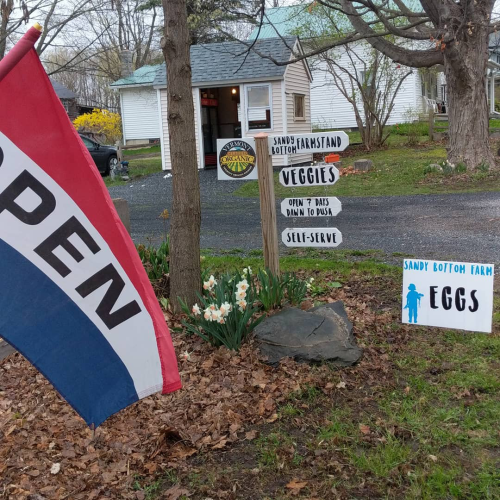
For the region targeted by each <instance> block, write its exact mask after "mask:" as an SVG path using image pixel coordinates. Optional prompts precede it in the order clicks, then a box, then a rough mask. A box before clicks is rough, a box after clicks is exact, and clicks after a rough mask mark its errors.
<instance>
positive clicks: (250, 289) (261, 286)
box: [180, 268, 313, 350]
mask: <svg viewBox="0 0 500 500" xmlns="http://www.w3.org/2000/svg"><path fill="white" fill-rule="evenodd" d="M205 272H206V271H205ZM202 276H203V274H202ZM207 276H208V275H207V274H205V275H204V276H203V277H202V282H203V293H202V294H201V295H200V294H198V298H199V303H197V304H195V305H194V306H193V307H192V308H191V309H189V307H188V306H187V304H185V303H184V302H182V301H181V300H180V304H181V307H182V310H183V311H184V313H185V314H187V316H188V318H187V321H183V322H182V324H183V325H184V326H185V327H186V328H187V330H188V332H190V333H192V334H195V335H198V336H199V337H201V338H202V339H204V340H206V341H207V342H210V343H211V344H212V345H214V346H221V345H225V346H226V347H227V348H228V349H234V350H238V349H239V348H240V346H241V343H242V342H243V341H244V340H245V339H246V338H247V337H248V335H249V334H250V332H251V331H252V330H253V329H254V328H255V327H256V326H257V325H258V324H259V322H260V321H262V320H263V319H264V318H265V315H261V316H260V318H256V317H255V315H256V314H257V313H259V312H263V311H269V310H271V309H275V308H278V307H281V306H282V305H283V304H284V303H285V301H288V302H289V303H290V304H292V305H299V304H300V303H301V302H302V301H303V300H304V298H305V296H306V294H307V290H308V289H309V288H310V287H311V282H312V281H313V279H312V278H311V280H309V281H304V280H302V279H300V278H298V277H297V276H296V275H295V274H289V273H286V274H283V275H281V276H275V275H274V274H273V273H272V272H271V271H270V270H269V269H267V270H260V271H259V272H258V273H257V275H256V276H252V270H251V269H250V268H245V269H243V273H242V274H240V273H239V272H234V273H226V274H222V275H220V276H218V277H217V279H216V278H215V277H214V276H213V275H211V276H209V277H207Z"/></svg>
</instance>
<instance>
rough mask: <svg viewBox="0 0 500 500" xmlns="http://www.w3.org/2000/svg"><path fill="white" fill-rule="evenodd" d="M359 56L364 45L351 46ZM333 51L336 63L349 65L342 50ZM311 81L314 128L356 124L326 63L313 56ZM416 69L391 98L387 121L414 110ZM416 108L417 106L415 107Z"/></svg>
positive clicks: (400, 120)
mask: <svg viewBox="0 0 500 500" xmlns="http://www.w3.org/2000/svg"><path fill="white" fill-rule="evenodd" d="M351 49H352V50H353V51H356V52H357V53H358V54H360V56H361V57H362V58H363V53H364V51H365V50H366V48H365V47H364V46H363V45H362V44H359V45H358V46H356V47H352V46H351ZM333 50H334V54H335V58H336V60H337V62H338V63H339V65H340V66H342V67H345V68H353V63H352V62H351V60H350V58H349V56H348V55H347V53H346V50H345V49H344V48H343V47H338V48H336V49H333ZM312 67H313V70H312V74H313V82H312V84H311V113H312V125H313V127H314V128H316V129H326V128H338V129H344V128H354V127H357V123H356V119H355V116H354V110H353V107H352V105H351V103H350V102H349V101H348V100H347V99H346V98H345V97H344V96H343V95H342V94H341V92H340V91H339V90H338V88H337V87H336V85H335V83H334V81H333V77H332V75H331V74H330V73H329V72H328V66H327V64H326V63H325V62H323V61H318V60H317V59H316V60H314V61H312ZM356 67H357V68H359V69H362V63H361V61H360V62H359V65H358V64H357V63H356ZM406 69H407V68H405V67H401V68H399V69H398V71H402V72H403V71H405V70H406ZM418 78H419V76H418V70H415V69H414V70H413V72H412V74H411V75H410V76H408V77H407V78H406V80H405V81H404V82H403V84H402V86H401V88H400V90H399V92H398V94H397V96H396V98H395V101H394V108H393V110H392V113H391V116H390V117H389V120H388V122H387V123H388V124H390V125H391V124H395V123H401V122H404V121H405V117H406V115H407V114H408V113H407V112H408V110H413V111H418V110H419V107H420V103H419V102H418V101H420V99H418V100H417V98H416V97H417V95H418V94H416V91H417V82H416V80H418ZM342 79H343V81H344V82H345V85H346V88H347V89H349V88H350V83H349V80H348V76H347V75H345V74H344V75H343V77H342ZM415 108H417V109H415Z"/></svg>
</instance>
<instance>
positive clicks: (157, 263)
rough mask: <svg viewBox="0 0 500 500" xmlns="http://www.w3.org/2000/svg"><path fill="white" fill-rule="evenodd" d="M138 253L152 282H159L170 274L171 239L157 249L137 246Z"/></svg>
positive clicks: (168, 238)
mask: <svg viewBox="0 0 500 500" xmlns="http://www.w3.org/2000/svg"><path fill="white" fill-rule="evenodd" d="M137 252H138V253H139V257H140V258H141V261H142V265H143V266H144V269H145V270H146V272H147V273H148V278H149V279H150V280H158V279H160V278H162V277H163V276H165V275H166V274H168V273H169V269H170V268H169V259H170V257H169V255H170V237H169V236H168V235H167V239H166V240H165V241H163V242H162V244H161V245H160V246H159V247H158V248H155V247H153V246H148V247H146V246H144V245H137Z"/></svg>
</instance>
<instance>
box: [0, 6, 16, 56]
mask: <svg viewBox="0 0 500 500" xmlns="http://www.w3.org/2000/svg"><path fill="white" fill-rule="evenodd" d="M13 8H14V0H0V59H3V57H4V56H5V49H6V47H7V25H8V23H9V18H10V14H11V12H12V9H13Z"/></svg>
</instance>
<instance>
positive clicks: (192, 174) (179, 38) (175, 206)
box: [162, 0, 201, 311]
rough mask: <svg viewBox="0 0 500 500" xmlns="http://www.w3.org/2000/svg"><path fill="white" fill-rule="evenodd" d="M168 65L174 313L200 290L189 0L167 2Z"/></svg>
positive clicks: (165, 49)
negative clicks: (182, 302)
mask: <svg viewBox="0 0 500 500" xmlns="http://www.w3.org/2000/svg"><path fill="white" fill-rule="evenodd" d="M163 11H164V14H165V36H164V38H163V39H162V49H163V54H164V56H165V62H166V64H167V92H168V104H167V106H168V108H167V113H168V134H169V140H170V158H171V161H172V181H173V182H172V184H173V202H172V220H171V226H170V236H171V245H170V298H171V301H172V305H173V307H174V310H175V311H179V310H180V305H179V303H178V301H177V298H178V297H180V298H181V299H182V300H183V301H185V302H186V303H187V304H188V306H189V307H191V306H192V305H193V304H194V303H196V302H197V296H196V292H199V291H200V290H201V277H200V276H201V273H200V225H201V204H200V181H199V177H198V165H197V161H196V140H195V130H194V105H193V96H192V90H191V63H190V33H189V29H188V26H187V10H186V0H163Z"/></svg>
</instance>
